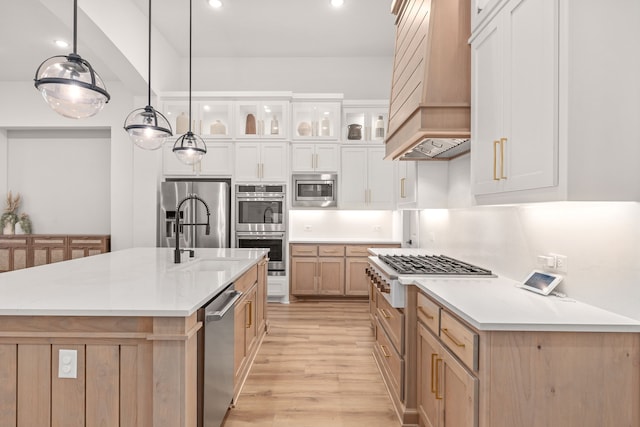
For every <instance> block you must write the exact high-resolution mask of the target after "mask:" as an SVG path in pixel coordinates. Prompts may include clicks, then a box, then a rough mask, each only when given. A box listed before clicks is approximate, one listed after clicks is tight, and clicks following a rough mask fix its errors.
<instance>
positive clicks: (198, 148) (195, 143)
mask: <svg viewBox="0 0 640 427" xmlns="http://www.w3.org/2000/svg"><path fill="white" fill-rule="evenodd" d="M192 8H193V0H189V131H188V132H187V133H185V134H184V135H182V136H181V137H180V138H178V139H177V140H176V142H175V144H173V152H174V153H175V155H176V157H177V158H178V160H180V161H181V162H182V163H184V164H187V165H193V164H196V163H198V162H199V161H200V160H202V158H203V157H204V155H205V154H207V146H206V145H205V143H204V141H203V140H202V138H200V137H199V136H198V135H196V134H194V133H193V132H192V131H191V38H192V31H191V26H192V21H193V12H192Z"/></svg>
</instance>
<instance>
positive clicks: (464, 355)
mask: <svg viewBox="0 0 640 427" xmlns="http://www.w3.org/2000/svg"><path fill="white" fill-rule="evenodd" d="M440 339H441V340H442V342H443V343H444V344H445V345H446V346H447V347H449V349H451V351H452V352H453V353H455V355H456V356H458V357H459V358H460V360H462V362H463V363H464V364H465V365H467V367H468V368H469V369H473V370H474V371H477V370H478V334H476V333H475V332H473V331H472V330H471V329H469V328H468V327H467V326H466V325H464V324H463V323H461V322H460V321H459V320H457V319H456V318H454V317H453V316H451V315H450V314H449V313H447V312H446V311H441V313H440Z"/></svg>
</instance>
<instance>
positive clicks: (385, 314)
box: [380, 308, 391, 319]
mask: <svg viewBox="0 0 640 427" xmlns="http://www.w3.org/2000/svg"><path fill="white" fill-rule="evenodd" d="M380 311H381V312H382V317H384V318H385V319H391V315H390V314H389V312H388V311H387V310H385V309H384V308H381V309H380Z"/></svg>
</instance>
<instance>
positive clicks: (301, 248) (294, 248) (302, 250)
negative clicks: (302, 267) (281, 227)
mask: <svg viewBox="0 0 640 427" xmlns="http://www.w3.org/2000/svg"><path fill="white" fill-rule="evenodd" d="M317 255H318V246H316V245H291V256H317Z"/></svg>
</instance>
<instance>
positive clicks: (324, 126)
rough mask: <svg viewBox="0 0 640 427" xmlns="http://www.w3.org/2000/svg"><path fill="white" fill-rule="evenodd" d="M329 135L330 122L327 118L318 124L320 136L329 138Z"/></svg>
mask: <svg viewBox="0 0 640 427" xmlns="http://www.w3.org/2000/svg"><path fill="white" fill-rule="evenodd" d="M330 135H331V121H329V117H323V118H322V121H321V122H320V136H330Z"/></svg>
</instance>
